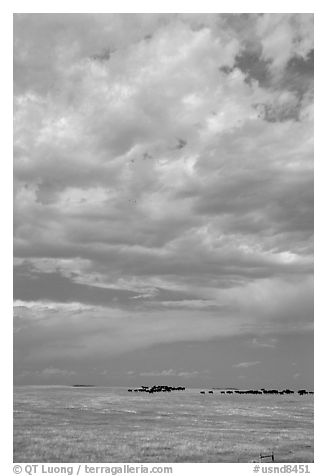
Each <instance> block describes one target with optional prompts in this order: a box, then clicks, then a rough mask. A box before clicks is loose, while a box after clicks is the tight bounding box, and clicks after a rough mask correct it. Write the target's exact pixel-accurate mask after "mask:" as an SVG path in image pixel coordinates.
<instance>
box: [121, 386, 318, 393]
mask: <svg viewBox="0 0 327 476" xmlns="http://www.w3.org/2000/svg"><path fill="white" fill-rule="evenodd" d="M174 390H178V391H180V390H185V387H171V386H169V385H153V386H152V387H148V386H146V385H142V386H141V387H140V388H134V389H133V388H129V389H128V391H129V392H145V393H156V392H172V391H174ZM200 393H201V394H202V395H205V394H206V393H209V394H212V395H213V393H214V392H213V390H208V391H207V392H205V391H204V390H201V392H200ZM220 393H221V394H227V395H233V394H234V395H235V394H237V395H291V394H294V393H298V394H299V395H312V394H313V392H308V391H307V390H297V392H295V391H294V390H290V389H288V388H287V389H286V390H266V389H265V388H261V389H260V390H221V392H220Z"/></svg>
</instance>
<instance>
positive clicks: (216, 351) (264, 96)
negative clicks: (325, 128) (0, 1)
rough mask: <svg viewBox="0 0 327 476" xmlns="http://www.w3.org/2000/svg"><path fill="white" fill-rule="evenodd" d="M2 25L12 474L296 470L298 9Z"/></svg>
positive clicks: (307, 452) (301, 116)
mask: <svg viewBox="0 0 327 476" xmlns="http://www.w3.org/2000/svg"><path fill="white" fill-rule="evenodd" d="M217 9H218V10H219V4H217ZM12 20H13V117H14V125H13V192H14V193H13V197H14V198H13V251H14V256H13V265H14V266H13V304H14V311H13V317H14V324H13V331H14V335H13V374H14V375H13V462H14V463H18V465H17V466H15V467H14V468H21V469H22V468H24V467H22V466H21V464H22V463H30V464H33V463H38V464H41V463H53V464H58V465H60V464H68V463H84V464H85V463H88V464H97V463H102V464H108V465H109V464H114V463H134V464H139V465H140V464H141V463H144V464H145V465H146V464H150V463H151V464H156V463H157V464H158V465H161V466H158V468H159V469H160V468H161V471H159V470H158V471H157V472H158V473H160V472H161V473H165V472H166V473H167V474H168V470H167V471H165V468H169V466H167V465H166V464H169V463H171V464H174V463H256V464H258V466H255V467H258V468H259V465H261V464H272V465H273V464H279V463H282V464H285V465H290V464H295V465H297V466H296V468H298V469H299V468H300V469H301V468H302V469H303V471H299V472H304V473H307V472H309V469H308V467H309V464H310V463H313V462H314V330H313V328H314V325H313V323H314V286H313V267H314V266H313V264H314V263H313V255H314V249H313V248H314V241H313V237H314V173H313V170H314V163H313V152H314V127H313V126H314V110H313V106H314V14H313V13H296V12H295V13H260V12H258V13H246V11H245V12H244V13H235V12H234V13H233V12H230V13H141V12H140V13H104V12H102V13H101V12H99V13H91V12H89V13H73V12H71V13H64V12H62V13H56V12H53V13H41V12H40V13H32V12H31V13H18V12H17V13H14V14H12ZM322 373H323V370H322ZM163 464H165V465H166V466H165V467H164V466H162V465H163ZM31 467H32V466H31ZM285 467H286V466H285ZM288 467H289V466H288ZM57 468H59V469H60V466H58V467H57ZM14 471H15V469H14ZM22 471H23V470H22ZM258 471H259V470H258ZM53 472H56V471H54V470H53ZM149 472H150V471H149ZM251 472H252V470H250V473H251ZM25 473H26V469H25ZM25 473H24V471H23V473H22V474H25ZM57 473H59V470H58V471H57ZM250 473H248V474H250ZM30 474H34V473H30ZM69 474H73V473H69ZM74 474H75V473H74ZM83 474H84V473H83ZM85 474H86V473H85ZM99 474H100V473H99ZM112 474H114V473H112ZM170 474H172V471H171V472H170ZM216 474H218V473H216Z"/></svg>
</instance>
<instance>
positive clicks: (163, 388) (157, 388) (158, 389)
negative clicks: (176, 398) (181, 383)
mask: <svg viewBox="0 0 327 476" xmlns="http://www.w3.org/2000/svg"><path fill="white" fill-rule="evenodd" d="M173 390H185V387H170V386H168V385H153V386H152V387H147V386H145V385H142V387H140V388H134V389H132V388H129V389H128V391H129V392H146V393H155V392H172V391H173Z"/></svg>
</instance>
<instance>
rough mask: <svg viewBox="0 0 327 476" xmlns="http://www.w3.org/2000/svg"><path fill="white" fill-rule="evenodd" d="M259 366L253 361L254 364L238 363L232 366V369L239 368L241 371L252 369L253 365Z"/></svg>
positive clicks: (257, 362)
mask: <svg viewBox="0 0 327 476" xmlns="http://www.w3.org/2000/svg"><path fill="white" fill-rule="evenodd" d="M258 364H260V362H259V361H257V360H256V361H254V362H239V363H238V364H235V365H233V367H236V368H240V369H243V368H245V369H246V368H248V367H253V366H254V365H258Z"/></svg>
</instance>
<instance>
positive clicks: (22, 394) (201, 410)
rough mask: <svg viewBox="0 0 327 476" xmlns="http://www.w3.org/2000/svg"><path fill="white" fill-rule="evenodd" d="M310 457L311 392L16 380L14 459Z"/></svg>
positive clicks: (279, 459) (107, 460)
mask: <svg viewBox="0 0 327 476" xmlns="http://www.w3.org/2000/svg"><path fill="white" fill-rule="evenodd" d="M269 450H273V451H274V454H275V461H276V462H294V463H300V462H313V397H312V396H303V397H300V396H297V395H292V396H286V395H283V396H263V395H262V396H254V395H221V394H220V392H219V391H215V393H214V395H208V394H206V395H201V394H200V393H199V390H196V389H187V390H186V391H184V392H172V393H170V394H164V393H158V394H153V395H149V394H138V393H137V394H135V393H128V392H127V389H123V388H104V387H102V388H100V387H96V388H70V387H16V388H15V389H14V462H15V463H19V462H49V463H50V462H51V463H52V462H61V463H67V462H98V463H113V462H115V463H118V462H120V463H122V462H135V463H136V462H153V463H154V462H202V463H206V462H207V463H209V462H215V463H218V462H251V461H253V460H255V459H258V456H259V453H260V452H264V451H269Z"/></svg>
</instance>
